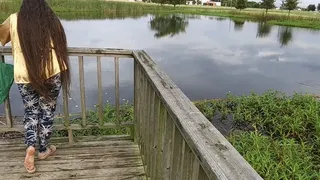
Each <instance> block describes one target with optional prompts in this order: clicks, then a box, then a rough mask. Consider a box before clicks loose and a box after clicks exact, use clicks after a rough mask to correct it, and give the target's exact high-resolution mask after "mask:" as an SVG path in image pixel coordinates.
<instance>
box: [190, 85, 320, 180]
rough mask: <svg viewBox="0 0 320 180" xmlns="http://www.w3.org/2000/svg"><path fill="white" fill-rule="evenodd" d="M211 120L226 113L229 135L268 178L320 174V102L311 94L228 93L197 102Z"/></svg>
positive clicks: (316, 176) (225, 118)
mask: <svg viewBox="0 0 320 180" xmlns="http://www.w3.org/2000/svg"><path fill="white" fill-rule="evenodd" d="M195 104H196V106H197V107H198V109H199V110H200V111H201V112H203V114H204V115H205V116H206V117H207V118H208V119H213V117H214V116H215V115H216V114H217V113H222V115H221V119H220V120H221V121H222V123H223V122H224V121H230V119H228V115H231V116H232V120H231V121H232V124H233V129H232V130H231V131H230V132H229V134H228V135H227V138H228V140H229V141H230V142H231V144H233V146H234V147H235V148H236V149H237V150H238V151H239V152H240V153H241V154H242V155H243V156H244V158H245V159H246V160H247V161H248V162H249V163H250V164H251V165H252V166H253V168H254V169H255V170H256V171H257V172H258V173H259V174H260V175H261V176H262V177H263V178H264V179H270V180H271V179H319V178H320V119H319V115H320V102H319V101H318V100H317V99H316V98H315V97H314V96H311V95H304V94H298V93H297V94H294V95H293V96H287V95H285V94H284V93H281V92H277V91H268V92H266V93H264V94H262V95H257V94H254V93H252V94H251V95H245V96H233V95H228V96H227V98H226V99H223V100H219V101H217V100H206V101H199V102H196V103H195Z"/></svg>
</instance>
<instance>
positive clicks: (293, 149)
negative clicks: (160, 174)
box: [55, 91, 320, 180]
mask: <svg viewBox="0 0 320 180" xmlns="http://www.w3.org/2000/svg"><path fill="white" fill-rule="evenodd" d="M194 104H195V105H196V107H197V108H198V109H199V110H200V111H201V112H202V113H203V114H204V115H205V116H206V117H207V118H208V119H209V120H212V119H213V118H214V117H217V115H218V117H219V118H218V121H221V123H225V122H228V121H229V122H230V121H231V122H232V128H231V130H230V131H229V132H228V133H227V134H226V135H225V136H226V138H227V139H228V140H229V141H230V142H231V144H232V145H233V146H234V147H235V148H236V149H237V150H238V151H239V152H240V154H241V155H243V156H244V158H245V159H246V160H247V161H248V162H249V163H250V164H251V165H252V166H253V168H254V169H255V170H256V171H257V172H258V173H259V174H260V175H261V176H262V177H263V178H264V179H266V180H274V179H310V180H311V179H315V180H316V179H319V178H320V119H319V116H320V102H319V101H318V99H316V98H315V97H314V96H311V95H305V94H294V95H292V96H288V95H286V94H284V93H281V92H277V91H267V92H265V93H263V94H260V95H258V94H254V93H252V94H250V95H244V96H233V95H230V94H228V95H227V96H226V98H224V99H221V100H202V101H197V102H194ZM120 116H121V118H120V119H121V121H123V122H127V121H132V120H133V106H132V104H131V103H130V102H126V103H124V104H122V105H121V110H120ZM79 117H80V115H79ZM77 121H78V123H81V119H78V120H74V121H73V123H75V122H77ZM88 121H89V122H88V123H98V114H97V112H96V111H95V110H93V111H89V112H88ZM104 121H105V122H115V121H116V111H115V107H114V106H112V105H110V104H107V105H106V106H105V108H104ZM115 134H116V135H119V134H130V129H129V128H121V129H101V130H94V129H92V130H83V131H74V135H75V136H83V135H115ZM55 136H67V132H65V131H60V132H55Z"/></svg>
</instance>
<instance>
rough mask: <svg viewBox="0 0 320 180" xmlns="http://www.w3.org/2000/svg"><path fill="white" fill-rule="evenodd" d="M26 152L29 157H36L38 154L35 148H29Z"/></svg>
mask: <svg viewBox="0 0 320 180" xmlns="http://www.w3.org/2000/svg"><path fill="white" fill-rule="evenodd" d="M26 151H27V154H28V155H34V154H35V152H36V148H35V147H34V146H28V148H27V150H26Z"/></svg>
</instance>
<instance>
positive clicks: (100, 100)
mask: <svg viewBox="0 0 320 180" xmlns="http://www.w3.org/2000/svg"><path fill="white" fill-rule="evenodd" d="M101 74H102V72H101V56H98V57H97V78H98V113H99V125H100V126H103V123H104V122H103V116H104V115H103V109H104V108H103V93H102V75H101Z"/></svg>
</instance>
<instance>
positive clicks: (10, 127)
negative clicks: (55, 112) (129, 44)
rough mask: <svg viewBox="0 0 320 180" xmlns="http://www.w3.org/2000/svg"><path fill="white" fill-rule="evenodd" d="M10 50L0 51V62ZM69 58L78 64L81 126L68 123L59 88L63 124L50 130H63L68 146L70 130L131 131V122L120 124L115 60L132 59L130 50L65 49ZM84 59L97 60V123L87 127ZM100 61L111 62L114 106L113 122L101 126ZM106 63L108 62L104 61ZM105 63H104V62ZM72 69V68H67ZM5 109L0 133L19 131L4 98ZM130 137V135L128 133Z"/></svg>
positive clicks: (64, 92)
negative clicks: (73, 58)
mask: <svg viewBox="0 0 320 180" xmlns="http://www.w3.org/2000/svg"><path fill="white" fill-rule="evenodd" d="M11 53H12V50H11V48H0V57H1V59H0V61H2V62H5V58H4V57H5V56H6V55H8V56H11ZM69 56H76V57H78V64H79V71H78V72H79V84H80V85H79V86H80V101H81V119H82V123H81V124H76V123H71V122H70V116H69V115H70V114H69V108H68V107H69V105H68V97H67V94H66V90H65V89H64V88H63V90H62V93H63V118H64V124H57V125H55V126H54V128H55V130H67V131H68V137H69V142H70V143H72V142H73V133H72V131H73V130H83V129H99V128H100V129H107V128H121V127H130V128H131V129H132V130H133V128H134V127H133V122H121V123H120V94H119V89H120V86H119V84H120V81H119V58H133V56H132V51H131V50H121V49H95V48H69ZM84 57H96V60H97V80H98V86H97V94H98V103H97V104H98V117H99V123H97V124H93V123H91V124H88V123H87V108H86V94H85V93H86V90H85V80H84V76H85V74H84ZM102 57H112V58H113V60H114V64H115V66H114V72H115V106H116V122H115V123H105V122H104V121H103V89H102V74H101V71H102V67H101V58H102ZM108 59H110V58H108ZM108 59H107V60H108ZM71 68H74V67H71ZM4 106H5V118H6V122H7V123H6V126H5V127H3V126H0V132H8V131H20V132H21V131H23V125H14V123H13V116H12V113H11V107H10V100H9V98H7V99H6V100H5V102H4ZM132 134H133V133H132Z"/></svg>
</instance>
